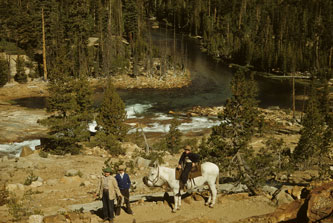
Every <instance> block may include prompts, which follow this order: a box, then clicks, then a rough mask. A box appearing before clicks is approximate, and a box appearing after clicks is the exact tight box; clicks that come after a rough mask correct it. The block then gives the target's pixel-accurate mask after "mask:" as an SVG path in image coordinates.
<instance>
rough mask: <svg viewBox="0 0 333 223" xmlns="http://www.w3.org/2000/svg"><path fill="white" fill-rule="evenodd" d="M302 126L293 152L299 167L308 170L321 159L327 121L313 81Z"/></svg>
mask: <svg viewBox="0 0 333 223" xmlns="http://www.w3.org/2000/svg"><path fill="white" fill-rule="evenodd" d="M302 125H303V128H302V130H301V132H300V134H301V138H300V139H299V141H298V144H297V146H296V148H295V150H294V152H293V157H294V160H295V164H297V165H299V166H300V168H306V167H309V166H310V165H313V164H315V163H317V162H318V159H321V157H320V154H321V152H320V151H321V148H322V147H323V138H324V132H325V120H324V117H323V115H322V113H321V112H320V110H319V100H318V94H317V92H316V89H315V86H314V83H313V81H312V84H311V93H310V98H309V101H308V102H307V108H306V114H305V117H304V119H303V120H302Z"/></svg>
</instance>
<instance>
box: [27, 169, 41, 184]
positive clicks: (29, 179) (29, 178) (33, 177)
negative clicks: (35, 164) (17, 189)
mask: <svg viewBox="0 0 333 223" xmlns="http://www.w3.org/2000/svg"><path fill="white" fill-rule="evenodd" d="M37 179H38V176H35V175H34V173H33V172H32V171H31V172H30V174H29V175H28V177H27V178H26V179H25V181H24V185H27V186H28V185H30V184H31V183H32V182H34V181H36V180H37Z"/></svg>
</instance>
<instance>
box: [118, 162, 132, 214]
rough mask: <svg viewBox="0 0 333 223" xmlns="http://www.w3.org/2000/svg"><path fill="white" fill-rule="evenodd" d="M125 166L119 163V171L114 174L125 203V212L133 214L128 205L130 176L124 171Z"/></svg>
mask: <svg viewBox="0 0 333 223" xmlns="http://www.w3.org/2000/svg"><path fill="white" fill-rule="evenodd" d="M125 169H126V166H125V165H120V166H119V169H118V170H119V172H118V173H117V175H116V176H115V178H116V180H117V183H118V187H119V189H120V192H121V194H122V195H123V197H124V199H125V205H126V212H127V213H128V214H133V211H132V209H131V207H130V199H129V198H130V194H129V189H130V187H131V180H130V177H129V175H128V174H127V173H125Z"/></svg>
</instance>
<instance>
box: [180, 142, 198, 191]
mask: <svg viewBox="0 0 333 223" xmlns="http://www.w3.org/2000/svg"><path fill="white" fill-rule="evenodd" d="M199 161H200V156H199V155H198V154H196V153H192V151H191V146H190V145H187V146H185V148H184V152H183V153H182V155H181V157H180V159H179V161H178V167H177V168H178V169H180V168H182V167H183V171H182V173H181V175H180V180H179V186H180V190H181V189H183V190H184V189H185V185H186V182H187V179H188V175H189V173H190V171H191V169H192V167H194V166H195V165H196V164H197V163H198V162H199Z"/></svg>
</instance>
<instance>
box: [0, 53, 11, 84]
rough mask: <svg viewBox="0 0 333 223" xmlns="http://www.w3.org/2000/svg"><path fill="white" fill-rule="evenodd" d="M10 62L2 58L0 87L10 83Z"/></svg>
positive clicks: (0, 60)
mask: <svg viewBox="0 0 333 223" xmlns="http://www.w3.org/2000/svg"><path fill="white" fill-rule="evenodd" d="M8 74H9V69H8V62H7V61H6V60H5V59H2V58H0V87H3V86H4V85H5V84H6V83H7V82H8Z"/></svg>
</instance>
